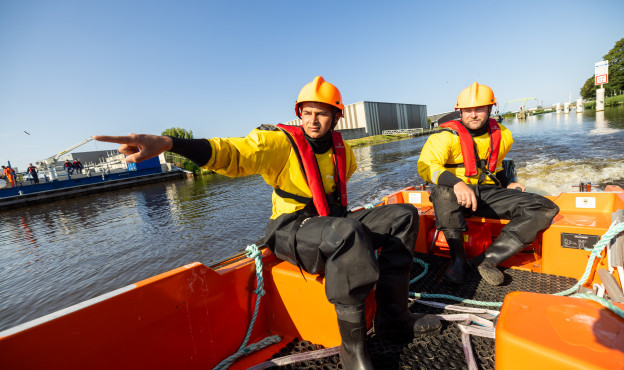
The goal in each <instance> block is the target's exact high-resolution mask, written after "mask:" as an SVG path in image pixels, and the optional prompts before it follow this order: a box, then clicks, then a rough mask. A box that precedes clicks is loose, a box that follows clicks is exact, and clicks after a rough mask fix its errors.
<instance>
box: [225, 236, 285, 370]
mask: <svg viewBox="0 0 624 370" xmlns="http://www.w3.org/2000/svg"><path fill="white" fill-rule="evenodd" d="M245 253H246V254H247V257H249V258H253V259H254V260H255V262H256V287H257V288H256V290H254V293H256V295H257V296H258V298H257V299H256V306H255V308H254V313H253V317H252V318H251V322H250V323H249V329H247V334H246V335H245V339H244V340H243V343H242V344H241V345H240V347H239V349H238V351H237V352H236V353H235V354H233V355H232V356H230V357H228V358H226V359H225V360H223V361H221V362H220V363H219V364H218V365H217V366H215V368H214V369H215V370H221V369H227V368H228V367H230V366H231V365H232V364H233V363H234V362H235V361H236V360H238V359H239V358H241V357H243V356H246V355H248V354H250V353H252V352H255V351H257V350H259V349H262V348H264V347H267V346H270V345H271V344H275V343H279V342H280V341H281V340H282V338H280V337H279V335H274V336H269V337H266V338H264V339H263V340H261V341H259V342H256V343H253V344H250V345H248V346H247V341H248V340H249V337H250V336H251V332H252V330H253V327H254V325H255V323H256V318H257V317H258V311H259V308H260V298H262V296H263V295H265V294H266V292H265V291H264V279H263V278H262V252H260V250H259V249H258V246H256V245H255V244H252V245H248V246H247V248H245Z"/></svg>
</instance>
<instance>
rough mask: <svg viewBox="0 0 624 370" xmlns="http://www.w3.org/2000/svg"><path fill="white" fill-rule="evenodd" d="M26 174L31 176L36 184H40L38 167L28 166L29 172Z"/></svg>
mask: <svg viewBox="0 0 624 370" xmlns="http://www.w3.org/2000/svg"><path fill="white" fill-rule="evenodd" d="M26 173H29V174H30V176H31V178H32V181H33V183H34V184H38V183H39V175H37V167H35V166H33V164H32V163H31V164H30V165H29V166H28V170H27V171H26Z"/></svg>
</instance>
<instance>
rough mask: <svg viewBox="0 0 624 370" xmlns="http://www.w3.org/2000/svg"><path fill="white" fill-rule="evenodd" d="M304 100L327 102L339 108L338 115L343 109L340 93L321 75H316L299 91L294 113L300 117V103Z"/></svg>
mask: <svg viewBox="0 0 624 370" xmlns="http://www.w3.org/2000/svg"><path fill="white" fill-rule="evenodd" d="M305 102H318V103H325V104H329V105H331V106H333V107H336V108H338V109H339V110H340V117H342V111H343V110H344V104H343V102H342V95H340V91H339V90H338V88H337V87H336V86H334V85H332V84H330V83H329V82H327V81H325V79H324V78H323V77H321V76H316V77H315V78H314V80H312V82H310V83H309V84H307V85H305V86H304V87H303V88H302V89H301V91H300V92H299V96H298V97H297V102H296V103H295V113H296V114H297V117H299V118H301V104H302V103H305Z"/></svg>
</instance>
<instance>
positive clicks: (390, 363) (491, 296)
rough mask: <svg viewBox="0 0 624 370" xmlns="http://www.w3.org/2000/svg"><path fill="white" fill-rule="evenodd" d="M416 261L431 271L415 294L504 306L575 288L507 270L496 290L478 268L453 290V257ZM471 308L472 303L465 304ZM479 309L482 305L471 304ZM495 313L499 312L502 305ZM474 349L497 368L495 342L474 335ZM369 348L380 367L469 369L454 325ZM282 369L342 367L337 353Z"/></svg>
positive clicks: (300, 348) (300, 347)
mask: <svg viewBox="0 0 624 370" xmlns="http://www.w3.org/2000/svg"><path fill="white" fill-rule="evenodd" d="M416 257H417V258H420V259H421V260H423V261H425V262H426V263H428V265H429V267H428V273H427V275H426V276H424V277H423V278H422V279H420V280H419V281H417V282H415V283H414V284H412V285H410V291H411V292H419V293H432V294H447V295H452V296H458V297H462V298H468V299H474V300H479V301H494V302H502V300H503V299H504V298H505V295H506V294H507V293H509V292H513V291H526V292H540V293H557V292H560V291H563V290H566V289H568V288H570V287H572V286H573V285H574V284H576V282H577V281H576V280H575V279H572V278H567V277H562V276H555V275H547V274H538V273H534V272H529V271H520V270H514V269H502V270H503V273H504V274H505V282H504V283H503V284H502V285H501V286H496V287H494V286H491V285H489V284H487V283H486V282H485V281H482V279H481V276H480V275H479V273H478V272H477V271H475V270H468V271H467V275H466V283H465V284H464V285H462V286H461V287H456V286H451V285H448V284H446V283H444V282H443V280H442V278H443V276H444V270H445V269H446V267H447V265H448V262H449V259H448V258H444V257H438V256H433V255H424V254H418V255H416ZM422 271H423V268H422V266H421V265H419V264H415V265H414V268H413V270H412V278H414V277H416V276H418V275H419V274H420V273H421V272H422ZM435 301H437V302H442V303H450V304H454V305H464V304H462V303H459V302H457V301H453V300H444V299H435ZM466 306H470V305H466ZM471 307H480V306H471ZM489 308H490V309H494V310H499V308H497V307H489ZM410 310H411V311H412V312H422V313H434V314H454V313H458V312H455V311H444V310H442V309H439V308H435V307H430V306H425V305H422V304H419V303H415V302H414V303H412V304H411V306H410ZM470 342H471V345H472V350H473V353H474V356H475V359H476V361H477V366H478V367H479V368H480V369H494V340H493V339H489V338H483V337H478V336H471V337H470ZM367 344H368V348H369V351H370V354H371V358H372V359H373V363H374V365H375V368H376V369H467V368H468V365H467V363H466V360H465V357H464V351H463V348H462V341H461V332H460V330H459V328H458V327H457V324H456V323H454V322H446V321H443V322H442V330H441V332H440V333H439V334H438V335H436V336H433V337H426V338H421V339H414V340H412V341H411V342H404V341H394V340H391V339H388V338H384V337H381V336H377V335H375V334H374V333H373V334H372V335H371V336H370V337H369V338H368V343H367ZM319 348H322V347H321V346H318V345H315V344H311V343H309V342H305V341H298V340H295V341H293V342H291V343H289V344H288V345H287V346H285V347H284V348H282V350H280V352H279V353H276V354H275V355H274V356H273V357H272V358H278V357H282V356H286V355H291V354H295V353H301V352H308V351H313V350H315V349H319ZM274 368H279V369H319V370H321V369H342V365H341V364H340V360H339V357H338V355H334V356H330V357H326V358H323V359H317V360H313V361H305V362H300V363H295V364H291V365H285V366H281V367H274Z"/></svg>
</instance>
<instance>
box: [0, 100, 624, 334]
mask: <svg viewBox="0 0 624 370" xmlns="http://www.w3.org/2000/svg"><path fill="white" fill-rule="evenodd" d="M504 124H505V125H506V126H507V127H508V128H509V129H510V130H511V131H512V132H513V134H514V139H515V143H514V146H513V148H512V150H511V152H510V154H509V155H508V158H512V159H514V160H515V162H516V164H517V167H518V177H519V181H520V182H521V183H523V184H525V185H526V186H527V188H528V190H530V191H534V192H539V193H541V194H558V193H559V192H561V191H567V190H573V188H572V186H573V185H577V184H578V183H579V182H580V181H590V182H592V183H593V184H596V185H597V184H602V185H604V184H608V183H610V184H617V185H620V186H622V187H624V161H623V157H624V152H623V151H622V144H621V143H622V142H623V141H624V107H620V108H608V110H607V111H606V113H604V114H599V115H596V113H595V112H593V111H586V112H584V113H583V114H579V115H577V114H576V113H574V112H572V113H571V114H569V115H563V114H562V115H559V116H558V115H556V114H546V115H541V116H533V117H529V118H528V119H527V120H526V121H517V120H511V121H505V122H504ZM425 140H426V137H419V138H414V139H410V140H403V141H398V142H393V143H389V144H383V145H376V146H373V147H365V148H359V149H356V150H355V154H356V156H357V161H358V164H359V168H358V170H357V171H356V172H355V173H354V174H353V176H352V178H351V181H350V182H349V200H350V204H351V205H352V206H360V205H365V204H369V203H376V202H377V201H379V199H380V197H381V196H383V195H385V194H388V193H390V192H393V191H396V190H399V189H402V188H404V187H406V186H410V185H418V184H421V183H422V180H421V179H420V178H419V176H418V174H417V168H416V161H417V160H418V155H419V153H420V149H421V148H422V146H423V144H424V143H425ZM270 214H271V188H270V187H269V186H268V185H266V184H265V183H264V182H263V181H262V178H261V177H259V176H251V177H246V178H239V179H230V178H226V177H223V176H217V175H211V176H203V177H201V178H198V179H195V180H176V181H172V182H165V183H159V184H152V185H147V186H143V187H139V188H134V189H126V190H120V191H116V192H111V193H104V194H101V195H93V196H88V197H83V198H75V199H70V200H65V201H59V202H55V203H50V204H45V205H38V206H33V207H28V208H22V209H17V210H12V211H5V212H1V213H0V235H2V239H0V330H3V329H7V328H10V327H13V326H15V325H18V324H20V323H24V322H27V321H30V320H32V319H35V318H37V317H40V316H43V315H46V314H49V313H52V312H54V311H57V310H59V309H62V308H65V307H68V306H70V305H73V304H76V303H79V302H81V301H84V300H86V299H89V298H93V297H96V296H99V295H101V294H104V293H107V292H110V291H112V290H115V289H118V288H121V287H123V286H126V285H128V284H131V283H134V282H137V281H140V280H143V279H145V278H148V277H151V276H154V275H157V274H159V273H162V272H165V271H168V270H171V269H173V268H176V267H179V266H182V265H185V264H187V263H190V262H193V261H199V262H202V263H204V264H206V265H210V264H212V263H214V262H216V261H219V260H221V259H224V258H226V257H228V256H230V255H232V254H234V253H237V252H240V251H242V250H243V249H244V247H245V246H246V245H248V244H251V243H255V242H256V241H258V240H259V239H260V238H261V237H262V235H263V233H264V226H265V223H266V220H267V219H268V218H269V216H270Z"/></svg>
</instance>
